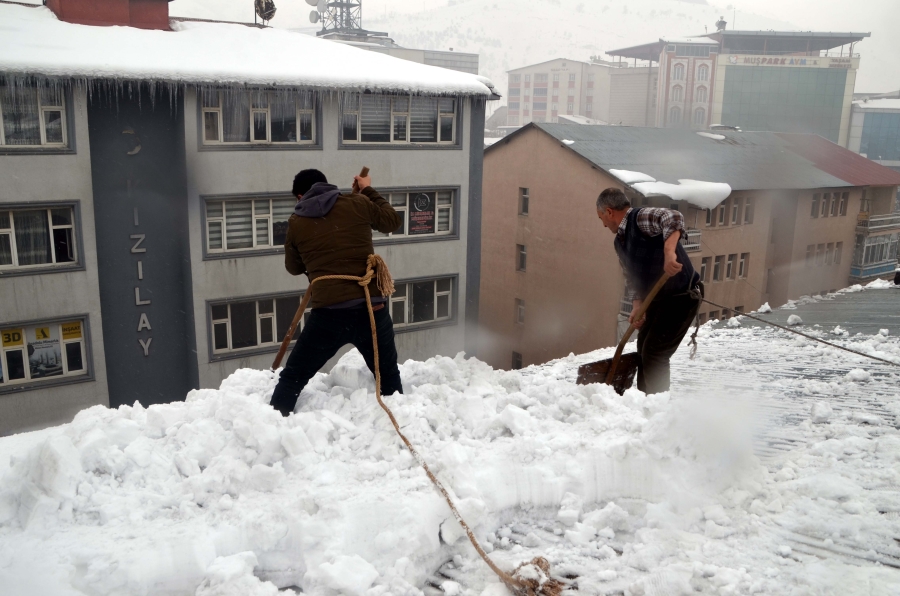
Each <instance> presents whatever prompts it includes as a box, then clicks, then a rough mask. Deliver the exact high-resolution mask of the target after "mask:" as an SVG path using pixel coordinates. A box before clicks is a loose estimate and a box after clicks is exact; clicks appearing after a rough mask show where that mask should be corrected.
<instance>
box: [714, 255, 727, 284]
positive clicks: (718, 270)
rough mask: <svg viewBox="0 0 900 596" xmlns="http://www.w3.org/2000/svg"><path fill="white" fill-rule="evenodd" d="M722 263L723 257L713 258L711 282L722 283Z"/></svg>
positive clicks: (723, 261)
mask: <svg viewBox="0 0 900 596" xmlns="http://www.w3.org/2000/svg"><path fill="white" fill-rule="evenodd" d="M724 263H725V255H716V256H715V258H713V272H712V280H713V281H714V282H717V281H722V279H723V278H722V273H724V271H723V267H722V265H723V264H724Z"/></svg>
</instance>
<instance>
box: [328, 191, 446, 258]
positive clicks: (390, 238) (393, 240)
mask: <svg viewBox="0 0 900 596" xmlns="http://www.w3.org/2000/svg"><path fill="white" fill-rule="evenodd" d="M460 191H461V187H460V186H398V187H388V188H384V189H379V190H378V192H379V193H380V194H381V196H383V197H385V199H387V201H388V202H390V200H391V199H390V195H392V194H402V193H406V195H407V198H406V201H407V203H406V207H405V208H398V207H397V206H394V209H395V210H397V211H405V212H407V213H408V211H409V195H412V194H418V193H428V192H433V193H435V216H434V217H435V224H434V225H435V233H434V234H414V235H412V236H410V235H409V233H408V229H409V217H408V216H407V214H404V216H403V225H404V226H406V230H407V231H406V232H405V233H403V234H396V235H395V232H391V233H388V234H387V235H384V236H382V235H380V233H379V232H377V231H376V230H372V242H373V243H375V245H376V246H380V245H382V244H409V243H416V242H435V241H439V240H458V239H459V220H460V211H461V209H460V208H459V205H460V202H459V201H460V199H459V197H460V194H461V193H460ZM341 192H349V191H343V190H342V191H341ZM442 192H449V193H450V207H446V206H441V205H439V204H437V200H438V196H437V195H438V193H442ZM443 209H449V210H450V231H449V232H439V231H437V225H438V213H437V211H439V210H443Z"/></svg>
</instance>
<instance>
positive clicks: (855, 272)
mask: <svg viewBox="0 0 900 596" xmlns="http://www.w3.org/2000/svg"><path fill="white" fill-rule="evenodd" d="M896 268H897V259H888V260H887V261H881V262H880V263H870V264H868V265H865V266H859V265H851V266H850V277H851V278H853V279H861V280H862V279H870V278H873V277H879V276H881V275H885V274H887V273H891V272H892V271H894V270H895V269H896Z"/></svg>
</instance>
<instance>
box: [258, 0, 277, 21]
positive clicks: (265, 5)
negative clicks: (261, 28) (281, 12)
mask: <svg viewBox="0 0 900 596" xmlns="http://www.w3.org/2000/svg"><path fill="white" fill-rule="evenodd" d="M253 7H254V8H255V9H256V14H254V15H253V22H254V23H256V22H257V21H256V17H259V18H260V19H261V20H262V24H263V25H268V24H269V21H271V20H272V17H274V16H275V3H274V2H273V1H272V0H254V1H253Z"/></svg>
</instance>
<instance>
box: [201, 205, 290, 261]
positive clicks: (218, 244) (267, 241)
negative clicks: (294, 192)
mask: <svg viewBox="0 0 900 596" xmlns="http://www.w3.org/2000/svg"><path fill="white" fill-rule="evenodd" d="M296 204H297V201H296V199H294V198H293V197H288V198H265V199H256V198H247V199H227V200H218V199H208V200H207V201H206V250H207V252H210V253H220V252H231V251H237V250H256V249H267V248H276V247H279V246H284V240H285V237H286V236H287V230H288V218H290V216H291V214H292V213H293V212H294V206H295V205H296Z"/></svg>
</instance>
